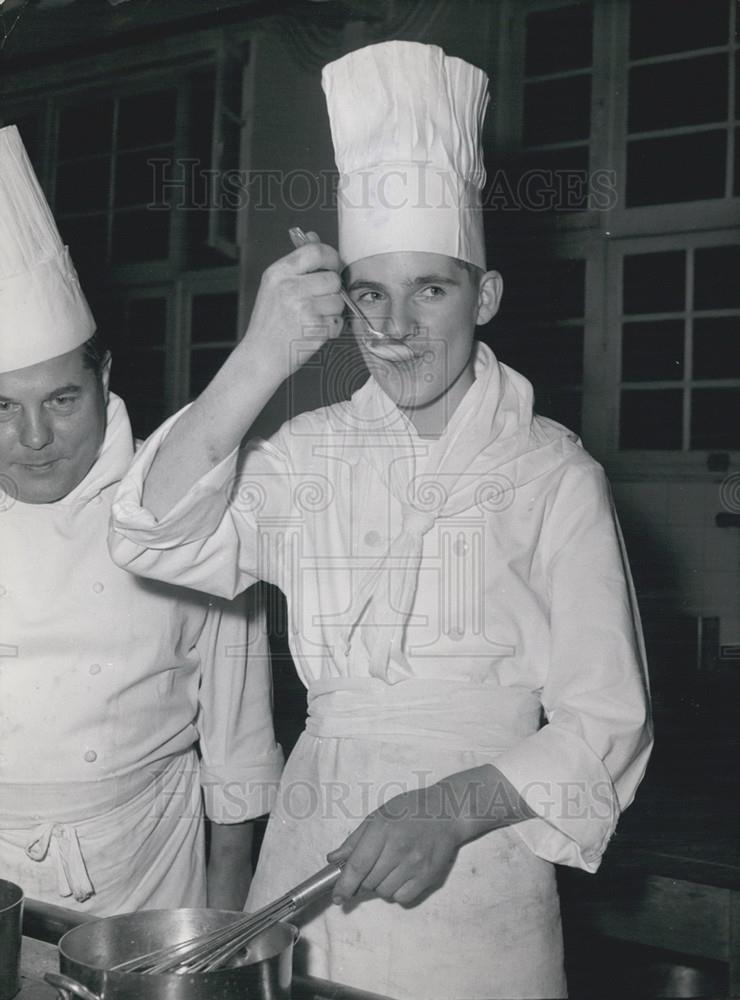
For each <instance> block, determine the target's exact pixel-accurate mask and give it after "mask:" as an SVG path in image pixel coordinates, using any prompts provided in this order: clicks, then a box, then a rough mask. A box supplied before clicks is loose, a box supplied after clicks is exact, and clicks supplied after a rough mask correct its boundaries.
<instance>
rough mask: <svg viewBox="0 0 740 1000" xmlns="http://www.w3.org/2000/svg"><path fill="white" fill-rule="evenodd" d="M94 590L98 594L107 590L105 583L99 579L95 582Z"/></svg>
mask: <svg viewBox="0 0 740 1000" xmlns="http://www.w3.org/2000/svg"><path fill="white" fill-rule="evenodd" d="M93 590H94V591H95V593H96V594H102V593H103V591H104V590H105V584H102V583H100V581H98V582H97V583H94V584H93Z"/></svg>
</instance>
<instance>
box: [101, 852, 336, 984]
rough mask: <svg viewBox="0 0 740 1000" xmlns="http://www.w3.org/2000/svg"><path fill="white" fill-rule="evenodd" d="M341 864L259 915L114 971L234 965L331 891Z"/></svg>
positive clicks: (148, 972)
mask: <svg viewBox="0 0 740 1000" xmlns="http://www.w3.org/2000/svg"><path fill="white" fill-rule="evenodd" d="M341 871H342V868H341V866H340V865H327V867H326V868H322V869H321V871H319V872H317V873H316V874H315V875H312V876H311V878H308V879H306V881H305V882H301V883H300V884H299V885H297V886H295V888H293V889H290V890H289V891H288V892H286V893H285V894H284V895H283V896H280V898H279V899H276V900H274V901H273V902H272V903H268V904H267V906H264V907H263V908H262V909H261V910H257V912H256V913H249V914H247V915H246V916H244V917H241V918H239V919H238V920H235V921H234V922H233V923H232V924H227V925H226V927H219V928H217V929H216V930H214V931H209V932H208V933H206V934H199V935H197V936H196V937H192V938H188V940H187V941H181V942H180V943H179V944H173V945H169V946H167V947H164V948H157V949H156V950H155V951H150V952H148V953H147V954H145V955H137V956H136V958H130V959H128V960H127V961H125V962H120V963H119V964H118V965H114V966H113V967H112V969H111V971H115V972H140V973H144V974H146V975H158V974H162V973H169V972H174V973H178V974H182V975H185V974H190V973H194V972H214V971H216V970H217V969H222V968H224V967H225V966H227V965H228V964H229V963H230V962H232V961H233V960H234V959H235V958H236V957H237V955H239V953H240V952H241V951H242V949H244V948H245V947H246V945H247V944H248V943H249V942H250V941H251V940H253V939H254V938H256V937H257V936H258V935H259V934H262V932H263V931H266V930H268V929H269V928H270V927H272V926H273V925H274V924H276V923H279V922H280V921H281V920H285V919H286V918H287V917H290V916H291V915H292V914H294V913H295V912H296V911H297V910H299V909H302V908H303V907H304V906H307V905H308V904H309V903H312V902H313V901H314V900H316V899H319V898H320V897H321V896H323V895H324V894H325V893H327V892H329V890H330V889H331V888H332V886H333V885H334V884H335V882H336V881H337V879H338V878H339V876H340V874H341Z"/></svg>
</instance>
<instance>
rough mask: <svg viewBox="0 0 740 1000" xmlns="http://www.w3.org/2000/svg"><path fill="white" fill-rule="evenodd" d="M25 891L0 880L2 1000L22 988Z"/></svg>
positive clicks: (0, 991)
mask: <svg viewBox="0 0 740 1000" xmlns="http://www.w3.org/2000/svg"><path fill="white" fill-rule="evenodd" d="M22 920H23V889H21V887H20V886H19V885H16V884H15V882H8V881H6V880H5V879H4V878H0V1000H10V997H14V996H15V995H16V993H17V992H18V991H19V990H20V988H21V977H20V960H21V923H22Z"/></svg>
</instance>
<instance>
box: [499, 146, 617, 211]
mask: <svg viewBox="0 0 740 1000" xmlns="http://www.w3.org/2000/svg"><path fill="white" fill-rule="evenodd" d="M506 179H507V181H509V184H508V185H505V186H504V185H503V184H499V182H498V180H497V179H496V177H495V175H493V176H492V177H491V178H490V184H491V187H490V188H489V191H488V196H487V201H486V204H487V205H489V206H490V207H491V208H493V209H495V208H497V207H499V208H508V207H509V206H511V205H513V206H514V207H516V208H521V209H524V210H525V211H528V212H575V211H583V210H584V209H586V208H589V207H602V208H603V207H605V203H604V199H607V200H608V198H609V194H608V191H606V192H605V191H604V189H603V188H601V189H600V190H599V191H597V192H596V193H595V197H597V198H599V199H600V201H597V203H596V204H595V205H591V203H590V197H591V196H592V194H594V192H592V191H591V189H590V187H589V182H590V175H589V172H588V146H578V147H569V148H568V149H538V150H536V151H533V152H532V153H529V154H526V155H525V156H524V157H523V158H522V160H521V161H520V163H519V170H517V171H514V170H508V169H507V171H506ZM497 185H498V186H497Z"/></svg>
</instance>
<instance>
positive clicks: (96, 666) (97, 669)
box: [90, 663, 100, 674]
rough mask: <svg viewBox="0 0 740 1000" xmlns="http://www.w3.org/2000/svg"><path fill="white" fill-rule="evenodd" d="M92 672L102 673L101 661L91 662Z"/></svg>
mask: <svg viewBox="0 0 740 1000" xmlns="http://www.w3.org/2000/svg"><path fill="white" fill-rule="evenodd" d="M90 673H91V674H99V673H100V664H99V663H91V664H90Z"/></svg>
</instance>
